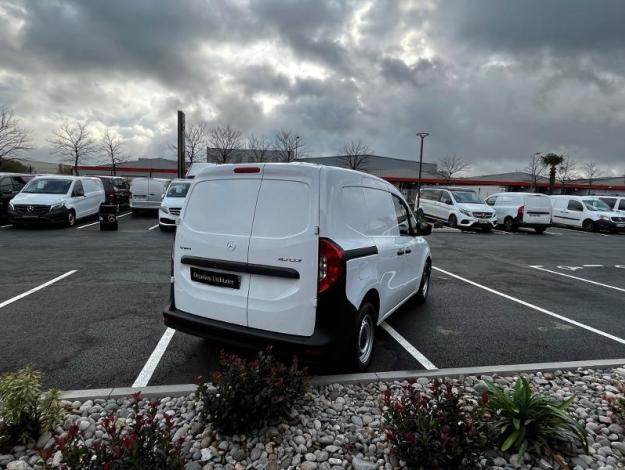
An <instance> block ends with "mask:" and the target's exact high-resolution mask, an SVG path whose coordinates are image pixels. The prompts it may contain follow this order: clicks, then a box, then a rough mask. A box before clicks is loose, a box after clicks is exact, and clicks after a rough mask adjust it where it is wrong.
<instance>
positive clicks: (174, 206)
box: [158, 180, 191, 230]
mask: <svg viewBox="0 0 625 470" xmlns="http://www.w3.org/2000/svg"><path fill="white" fill-rule="evenodd" d="M189 186H191V181H189V180H173V181H172V182H171V183H170V184H169V187H168V188H167V192H166V193H165V197H164V198H163V200H162V201H161V207H160V208H159V209H158V226H159V228H160V229H161V230H173V229H175V228H176V221H177V220H178V217H179V216H180V211H181V210H182V204H184V198H185V197H186V196H187V192H188V191H189Z"/></svg>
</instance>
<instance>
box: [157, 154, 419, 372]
mask: <svg viewBox="0 0 625 470" xmlns="http://www.w3.org/2000/svg"><path fill="white" fill-rule="evenodd" d="M430 231H431V226H430V225H429V224H419V225H417V223H416V221H415V218H414V217H413V216H412V213H411V211H410V209H409V208H408V205H407V204H406V201H405V200H404V199H403V197H402V195H401V193H400V192H399V191H398V190H397V189H396V188H395V187H394V186H393V185H392V184H390V183H388V182H386V181H384V180H382V179H380V178H377V177H374V176H370V175H366V174H364V173H360V172H357V171H352V170H347V169H342V168H334V167H329V166H325V165H312V164H307V163H287V164H284V163H265V164H262V163H261V164H243V165H232V164H227V165H217V166H215V167H212V168H209V169H207V170H204V171H203V172H201V173H200V174H199V175H197V176H196V177H195V179H194V180H193V184H192V185H191V188H190V189H189V193H188V195H187V198H186V202H185V204H184V206H183V208H182V213H181V215H180V220H179V222H178V228H177V232H176V239H175V242H174V248H173V254H172V256H173V259H172V278H171V279H172V289H171V303H170V305H169V307H168V308H167V309H166V310H165V312H164V319H165V324H166V325H168V326H170V327H172V328H175V329H178V330H181V331H184V332H186V333H189V334H192V335H197V336H203V337H209V338H214V339H216V340H218V341H226V342H231V343H237V344H240V345H262V344H266V343H272V344H276V345H278V346H285V347H295V348H296V349H301V350H302V352H303V355H304V357H305V358H306V359H307V360H310V361H323V360H324V359H326V360H327V359H330V358H337V357H341V358H343V359H346V360H347V361H348V362H349V363H350V364H353V365H354V366H355V367H356V368H358V369H360V370H364V369H365V368H366V367H367V366H368V365H369V363H370V361H371V357H372V353H373V344H374V337H375V328H376V326H377V325H379V324H380V323H381V322H383V321H384V320H385V319H386V318H387V317H388V316H389V315H390V314H391V313H393V312H394V311H395V310H397V308H399V306H400V305H402V304H403V303H404V302H406V301H407V300H408V299H409V298H410V297H412V296H414V295H416V296H417V299H418V300H419V301H424V300H425V299H426V297H427V295H428V292H429V281H430V270H431V255H430V248H429V246H428V244H427V242H426V241H425V240H424V239H423V237H422V236H421V235H427V234H429V233H430Z"/></svg>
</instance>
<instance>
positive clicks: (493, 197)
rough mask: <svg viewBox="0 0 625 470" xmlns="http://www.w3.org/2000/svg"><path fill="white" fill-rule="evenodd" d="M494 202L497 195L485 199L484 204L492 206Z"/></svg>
mask: <svg viewBox="0 0 625 470" xmlns="http://www.w3.org/2000/svg"><path fill="white" fill-rule="evenodd" d="M496 202H497V196H491V197H489V198H488V199H486V204H488V205H489V206H494V205H495V203H496Z"/></svg>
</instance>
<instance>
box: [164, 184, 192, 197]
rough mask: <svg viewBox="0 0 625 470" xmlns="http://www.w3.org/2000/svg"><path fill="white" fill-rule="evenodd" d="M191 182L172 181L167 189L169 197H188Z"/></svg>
mask: <svg viewBox="0 0 625 470" xmlns="http://www.w3.org/2000/svg"><path fill="white" fill-rule="evenodd" d="M189 186H191V183H172V184H171V185H170V186H169V189H168V190H167V197H186V196H187V192H188V191H189Z"/></svg>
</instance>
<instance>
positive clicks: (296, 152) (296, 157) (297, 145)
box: [295, 135, 299, 160]
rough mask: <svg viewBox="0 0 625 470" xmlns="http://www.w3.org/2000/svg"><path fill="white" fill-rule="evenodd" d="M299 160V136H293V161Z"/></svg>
mask: <svg viewBox="0 0 625 470" xmlns="http://www.w3.org/2000/svg"><path fill="white" fill-rule="evenodd" d="M298 158H299V135H296V136H295V160H297V159H298Z"/></svg>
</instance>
